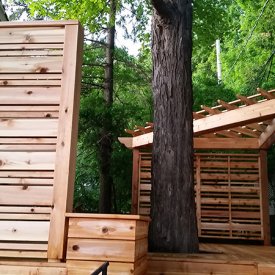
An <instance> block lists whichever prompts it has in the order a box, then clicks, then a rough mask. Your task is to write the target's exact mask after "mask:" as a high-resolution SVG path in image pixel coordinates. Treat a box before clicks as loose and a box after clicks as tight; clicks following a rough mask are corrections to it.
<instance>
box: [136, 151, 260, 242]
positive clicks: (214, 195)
mask: <svg viewBox="0 0 275 275" xmlns="http://www.w3.org/2000/svg"><path fill="white" fill-rule="evenodd" d="M194 168H195V183H196V186H195V190H196V204H197V219H198V230H199V236H200V237H212V238H227V239H253V240H263V238H264V236H263V229H262V228H263V225H262V211H263V210H262V207H261V205H262V196H261V175H260V173H261V172H260V157H259V155H258V154H195V163H194ZM139 171H140V172H139V190H138V212H139V214H142V215H149V214H150V192H151V153H142V152H140V155H139Z"/></svg>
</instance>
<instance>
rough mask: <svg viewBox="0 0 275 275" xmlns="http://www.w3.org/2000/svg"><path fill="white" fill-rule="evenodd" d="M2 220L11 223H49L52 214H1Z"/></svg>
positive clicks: (0, 218)
mask: <svg viewBox="0 0 275 275" xmlns="http://www.w3.org/2000/svg"><path fill="white" fill-rule="evenodd" d="M0 220H10V221H13V220H15V221H18V220H24V221H49V220H50V214H15V213H12V214H10V213H4V214H2V213H0Z"/></svg>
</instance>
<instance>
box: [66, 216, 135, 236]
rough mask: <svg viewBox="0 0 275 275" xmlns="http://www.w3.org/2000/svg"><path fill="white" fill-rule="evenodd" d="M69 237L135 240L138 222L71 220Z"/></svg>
mask: <svg viewBox="0 0 275 275" xmlns="http://www.w3.org/2000/svg"><path fill="white" fill-rule="evenodd" d="M68 237H69V238H93V239H95V238H96V239H113V240H115V239H118V240H135V239H136V221H131V220H125V221H123V220H115V219H108V220H104V219H83V218H80V219H79V218H70V219H69V232H68Z"/></svg>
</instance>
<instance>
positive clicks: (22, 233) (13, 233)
mask: <svg viewBox="0 0 275 275" xmlns="http://www.w3.org/2000/svg"><path fill="white" fill-rule="evenodd" d="M49 225H50V223H49V222H47V221H0V240H1V241H22V242H23V241H32V242H47V241H48V234H49Z"/></svg>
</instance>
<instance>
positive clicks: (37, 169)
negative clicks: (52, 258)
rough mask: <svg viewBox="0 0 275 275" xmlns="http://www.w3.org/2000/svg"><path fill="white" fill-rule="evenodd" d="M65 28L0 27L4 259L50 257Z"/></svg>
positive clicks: (0, 241) (0, 246)
mask: <svg viewBox="0 0 275 275" xmlns="http://www.w3.org/2000/svg"><path fill="white" fill-rule="evenodd" d="M65 28H66V25H64V24H57V25H53V24H42V23H40V24H39V25H36V24H34V25H32V24H27V25H25V26H21V25H20V24H19V25H18V26H14V25H11V26H10V25H9V24H6V25H4V24H3V25H2V24H1V25H0V256H2V257H26V258H47V250H48V239H49V231H50V220H51V214H52V211H53V208H54V177H55V172H56V171H55V165H56V163H55V159H56V152H57V138H58V127H59V111H60V104H61V93H62V85H63V84H62V83H63V82H62V81H64V75H63V73H62V71H63V64H64V54H63V53H64V47H65V43H64V42H65ZM75 38H77V37H75ZM68 130H69V129H68ZM68 153H69V152H68ZM64 161H66V160H64ZM64 184H67V183H66V182H64ZM64 199H65V200H66V194H64ZM61 230H62V228H61Z"/></svg>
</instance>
